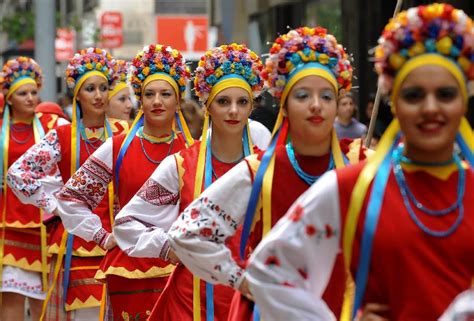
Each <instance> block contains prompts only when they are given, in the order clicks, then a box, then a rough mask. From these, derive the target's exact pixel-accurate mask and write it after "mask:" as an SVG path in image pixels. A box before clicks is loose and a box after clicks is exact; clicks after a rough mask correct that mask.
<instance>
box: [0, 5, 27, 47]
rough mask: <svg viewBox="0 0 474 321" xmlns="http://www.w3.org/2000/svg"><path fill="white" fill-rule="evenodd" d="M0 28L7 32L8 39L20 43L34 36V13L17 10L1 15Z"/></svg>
mask: <svg viewBox="0 0 474 321" xmlns="http://www.w3.org/2000/svg"><path fill="white" fill-rule="evenodd" d="M0 30H1V31H3V32H6V33H7V34H8V39H10V40H15V41H16V42H17V43H22V42H24V41H25V40H28V39H33V38H34V37H35V14H34V13H33V12H31V11H18V12H15V13H14V14H13V15H8V16H6V17H3V19H2V21H0Z"/></svg>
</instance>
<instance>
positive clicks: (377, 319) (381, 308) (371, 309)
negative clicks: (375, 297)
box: [357, 303, 389, 321]
mask: <svg viewBox="0 0 474 321" xmlns="http://www.w3.org/2000/svg"><path fill="white" fill-rule="evenodd" d="M388 310H389V308H388V305H386V304H378V303H367V304H366V305H365V307H364V310H363V311H362V314H361V315H360V316H359V317H358V318H357V321H389V319H387V318H385V317H382V316H381V315H383V314H385V313H386V312H388Z"/></svg>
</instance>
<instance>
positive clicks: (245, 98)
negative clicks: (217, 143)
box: [209, 87, 252, 135]
mask: <svg viewBox="0 0 474 321" xmlns="http://www.w3.org/2000/svg"><path fill="white" fill-rule="evenodd" d="M251 112H252V99H251V98H250V97H249V94H248V92H247V91H246V90H245V89H243V88H239V87H231V88H227V89H224V90H222V91H221V92H220V93H218V94H217V95H216V97H215V98H214V100H213V101H212V102H211V104H210V105H209V115H210V117H211V120H212V130H213V132H215V134H216V135H242V133H243V130H244V127H245V125H246V124H247V122H248V118H249V116H250V113H251Z"/></svg>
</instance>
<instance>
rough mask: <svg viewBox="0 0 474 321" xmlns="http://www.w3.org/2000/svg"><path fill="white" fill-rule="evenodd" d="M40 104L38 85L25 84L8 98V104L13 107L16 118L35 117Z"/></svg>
mask: <svg viewBox="0 0 474 321" xmlns="http://www.w3.org/2000/svg"><path fill="white" fill-rule="evenodd" d="M38 102H39V96H38V87H37V86H36V84H24V85H22V86H20V87H19V88H18V89H17V90H15V91H14V92H13V94H12V95H11V96H10V97H9V98H8V101H7V104H8V105H10V106H11V107H12V112H13V115H14V117H20V118H30V117H33V115H34V113H35V108H36V105H38Z"/></svg>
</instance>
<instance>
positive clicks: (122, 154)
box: [114, 115, 144, 188]
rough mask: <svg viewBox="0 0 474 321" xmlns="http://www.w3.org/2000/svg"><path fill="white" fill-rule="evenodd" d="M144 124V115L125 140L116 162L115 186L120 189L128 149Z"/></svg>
mask: <svg viewBox="0 0 474 321" xmlns="http://www.w3.org/2000/svg"><path fill="white" fill-rule="evenodd" d="M143 122H144V115H142V116H141V117H140V119H139V120H138V122H137V123H136V124H135V126H133V127H132V128H130V132H129V133H128V134H127V137H126V138H125V141H124V142H123V144H122V146H121V147H120V151H119V153H118V156H117V161H116V162H115V170H114V175H115V186H116V188H118V185H119V173H120V167H122V163H123V158H124V157H125V153H126V152H127V150H128V147H129V146H130V144H131V143H132V140H133V138H134V137H135V135H136V134H137V131H138V130H139V129H140V127H142V126H143Z"/></svg>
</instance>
